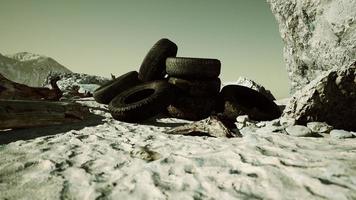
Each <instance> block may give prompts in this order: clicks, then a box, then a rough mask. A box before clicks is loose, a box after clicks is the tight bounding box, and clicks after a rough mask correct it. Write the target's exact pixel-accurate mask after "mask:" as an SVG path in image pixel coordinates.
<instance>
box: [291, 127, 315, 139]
mask: <svg viewBox="0 0 356 200" xmlns="http://www.w3.org/2000/svg"><path fill="white" fill-rule="evenodd" d="M286 131H287V133H288V134H289V135H292V136H296V137H308V136H311V135H312V131H311V130H310V129H309V128H308V127H306V126H302V125H295V126H289V127H287V128H286Z"/></svg>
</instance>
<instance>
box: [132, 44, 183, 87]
mask: <svg viewBox="0 0 356 200" xmlns="http://www.w3.org/2000/svg"><path fill="white" fill-rule="evenodd" d="M177 51H178V47H177V45H176V44H174V43H173V42H172V41H170V40H168V39H165V38H164V39H161V40H159V41H158V42H157V43H156V44H154V46H153V47H152V48H151V49H150V51H149V52H148V53H147V55H146V57H145V58H144V59H143V62H142V64H141V67H140V70H139V75H138V76H139V79H140V80H142V81H143V82H148V81H153V80H161V79H163V78H164V76H165V75H166V59H167V57H174V56H176V55H177Z"/></svg>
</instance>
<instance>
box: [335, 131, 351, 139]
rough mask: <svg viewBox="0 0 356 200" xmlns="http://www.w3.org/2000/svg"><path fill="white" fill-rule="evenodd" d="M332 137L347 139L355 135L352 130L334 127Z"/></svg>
mask: <svg viewBox="0 0 356 200" xmlns="http://www.w3.org/2000/svg"><path fill="white" fill-rule="evenodd" d="M330 137H331V138H335V139H346V138H353V137H355V136H354V135H353V134H352V133H351V132H349V131H344V130H339V129H334V130H332V131H331V132H330Z"/></svg>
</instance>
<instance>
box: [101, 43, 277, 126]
mask: <svg viewBox="0 0 356 200" xmlns="http://www.w3.org/2000/svg"><path fill="white" fill-rule="evenodd" d="M177 51H178V47H177V45H176V44H174V43H173V42H172V41H170V40H168V39H161V40H159V41H158V42H157V43H156V44H155V45H154V46H153V47H152V48H151V49H150V51H149V52H148V54H147V55H146V57H145V58H144V59H143V62H142V64H141V66H140V69H139V72H137V71H131V72H128V73H126V74H124V75H122V76H120V77H117V78H115V79H113V80H112V81H110V82H108V83H106V84H104V85H103V86H101V87H100V88H98V89H97V90H96V91H95V92H94V98H95V100H96V101H97V102H99V103H102V104H108V105H109V106H108V108H109V111H110V113H111V115H112V116H113V118H114V119H117V120H120V121H125V122H139V121H142V120H145V119H148V118H150V117H153V116H155V115H157V114H159V113H164V112H167V111H168V113H169V114H170V115H171V116H172V117H175V118H181V119H187V120H200V119H204V118H206V117H208V116H209V115H211V114H212V113H213V112H220V113H223V115H225V116H226V117H227V118H228V119H231V120H232V121H234V120H235V119H236V116H238V115H241V114H247V115H249V117H251V119H255V120H271V119H275V118H278V117H279V116H280V110H279V109H278V106H277V105H276V104H275V103H274V102H273V101H271V100H269V99H268V98H267V97H265V96H264V95H262V94H261V93H259V92H257V91H254V90H252V89H250V88H247V87H243V86H237V85H228V86H225V87H224V88H223V89H222V90H221V92H220V87H221V81H220V79H219V75H220V71H221V63H220V61H219V60H217V59H203V58H184V57H176V55H177Z"/></svg>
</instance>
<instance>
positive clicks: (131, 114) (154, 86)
mask: <svg viewBox="0 0 356 200" xmlns="http://www.w3.org/2000/svg"><path fill="white" fill-rule="evenodd" d="M173 99H174V91H173V90H172V86H171V85H170V84H169V83H167V81H154V82H149V83H143V84H140V85H137V86H135V87H133V88H130V89H128V90H126V91H125V92H122V93H121V94H119V95H118V96H116V97H115V98H114V99H113V100H112V101H111V102H110V104H109V111H110V113H111V115H112V116H113V118H114V119H116V120H120V121H125V122H138V121H142V120H145V119H148V118H150V117H153V116H155V115H157V114H159V113H161V112H162V111H164V109H165V108H166V107H167V106H168V105H169V104H170V103H171V102H172V100H173Z"/></svg>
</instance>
